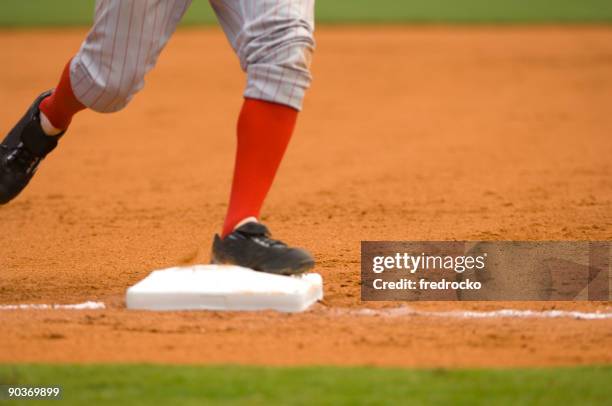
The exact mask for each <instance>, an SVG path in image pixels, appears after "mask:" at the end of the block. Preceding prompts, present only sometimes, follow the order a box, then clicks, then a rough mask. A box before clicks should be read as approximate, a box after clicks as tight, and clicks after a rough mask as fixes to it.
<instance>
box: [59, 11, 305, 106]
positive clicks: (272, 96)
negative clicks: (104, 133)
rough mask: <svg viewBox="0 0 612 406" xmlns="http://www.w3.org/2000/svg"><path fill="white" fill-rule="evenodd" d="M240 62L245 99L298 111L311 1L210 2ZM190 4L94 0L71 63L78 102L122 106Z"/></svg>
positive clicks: (142, 80)
mask: <svg viewBox="0 0 612 406" xmlns="http://www.w3.org/2000/svg"><path fill="white" fill-rule="evenodd" d="M210 3H211V5H212V7H213V9H214V11H215V13H216V14H217V18H218V20H219V23H220V24H221V26H222V28H223V30H224V32H225V33H226V35H227V38H228V40H229V42H230V44H231V45H232V48H233V49H234V50H235V52H236V54H237V55H238V58H239V59H240V65H241V67H242V69H243V70H244V71H246V72H247V86H246V89H245V92H244V95H245V96H246V97H250V98H255V99H261V100H266V101H271V102H275V103H280V104H284V105H288V106H291V107H293V108H295V109H298V110H299V109H301V107H302V99H303V98H304V92H305V91H306V89H307V88H308V86H309V85H310V80H311V77H310V71H309V66H310V59H311V55H312V51H313V49H314V39H313V31H314V0H210ZM190 4H191V0H97V1H96V11H95V21H94V25H93V27H92V29H91V30H90V32H89V34H88V35H87V38H86V39H85V41H84V42H83V44H82V45H81V48H80V50H79V52H78V53H77V55H76V56H75V57H74V58H73V60H72V65H71V67H70V79H71V83H72V88H73V91H74V94H75V95H76V97H77V98H78V99H79V101H80V102H81V103H83V104H84V105H86V106H87V107H89V108H91V109H93V110H96V111H99V112H114V111H118V110H120V109H122V108H123V107H125V106H126V105H127V104H128V103H129V101H130V100H131V99H132V97H133V96H134V95H135V94H136V93H137V92H138V91H139V90H140V89H142V87H143V86H144V78H145V75H146V73H147V72H148V71H149V70H151V69H152V68H153V67H154V66H155V63H156V61H157V58H158V56H159V54H160V53H161V51H162V49H163V48H164V46H165V45H166V43H167V42H168V40H169V39H170V37H171V36H172V33H173V32H174V31H175V29H176V26H177V24H178V23H179V22H180V20H181V18H182V17H183V15H184V14H185V12H186V11H187V8H188V7H189V5H190Z"/></svg>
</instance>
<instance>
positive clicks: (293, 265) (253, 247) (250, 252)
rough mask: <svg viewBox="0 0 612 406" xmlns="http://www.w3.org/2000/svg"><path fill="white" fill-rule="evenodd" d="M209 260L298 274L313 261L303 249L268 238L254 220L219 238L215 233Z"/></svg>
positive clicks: (268, 235) (308, 267) (285, 273)
mask: <svg viewBox="0 0 612 406" xmlns="http://www.w3.org/2000/svg"><path fill="white" fill-rule="evenodd" d="M212 263H213V264H230V265H239V266H243V267H245V268H251V269H254V270H256V271H261V272H268V273H274V274H279V275H296V274H300V273H303V272H306V271H307V270H309V269H311V268H312V267H313V266H314V264H315V262H314V259H313V258H312V255H310V254H309V253H308V252H307V251H305V250H303V249H301V248H292V247H288V246H287V244H285V243H283V242H280V241H277V240H273V239H271V238H270V231H268V228H267V227H266V226H264V225H263V224H261V223H257V222H255V221H252V222H249V223H246V224H243V225H242V226H240V227H238V228H237V229H235V230H234V231H233V232H232V233H231V234H228V235H227V236H226V237H225V238H223V239H221V237H219V235H218V234H217V235H215V241H214V242H213V247H212Z"/></svg>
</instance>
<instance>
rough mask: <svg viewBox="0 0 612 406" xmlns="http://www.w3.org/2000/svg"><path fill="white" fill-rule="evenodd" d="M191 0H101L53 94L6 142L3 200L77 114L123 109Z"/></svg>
mask: <svg viewBox="0 0 612 406" xmlns="http://www.w3.org/2000/svg"><path fill="white" fill-rule="evenodd" d="M190 3H191V0H124V1H117V0H98V1H97V2H96V9H95V20H94V25H93V27H92V29H91V31H90V32H89V34H88V35H87V38H86V39H85V41H84V42H83V44H82V46H81V48H80V50H79V52H78V53H77V54H76V56H75V57H74V58H72V59H71V60H70V62H69V63H68V64H67V66H66V67H65V69H64V72H63V74H62V76H61V78H60V81H59V83H58V85H57V87H56V88H55V89H54V91H53V92H51V93H50V92H45V93H43V94H41V95H40V96H39V97H38V98H37V99H36V100H35V101H34V103H33V104H32V106H31V107H30V109H29V110H28V112H27V113H26V115H25V116H24V117H23V118H22V119H21V120H20V121H19V123H18V124H17V125H16V126H15V127H14V128H13V129H12V130H11V132H10V133H9V134H8V135H7V137H6V138H5V139H4V140H3V141H2V144H1V145H0V204H2V203H6V202H8V201H10V200H11V199H13V198H14V197H15V196H16V195H17V194H19V192H21V190H23V188H25V186H26V185H27V184H28V182H29V181H30V179H31V178H32V176H33V175H34V173H35V171H36V169H37V167H38V165H39V164H40V162H41V160H42V159H43V158H45V157H46V155H47V154H48V153H49V152H51V151H52V150H53V149H54V148H55V147H56V146H57V142H58V140H59V138H60V137H61V136H62V134H63V133H64V132H65V130H66V129H67V128H68V125H69V124H70V121H71V120H72V117H73V115H74V114H76V113H77V112H78V111H80V110H83V109H84V108H90V109H92V110H95V111H99V112H113V111H117V110H120V109H121V108H123V107H124V106H125V105H127V103H128V102H129V101H130V100H131V99H132V97H133V96H134V94H135V93H136V92H137V91H138V90H140V89H141V88H142V87H143V85H144V76H145V74H146V73H147V72H148V71H149V70H150V69H151V68H152V67H153V66H154V65H155V62H156V61H157V58H158V56H159V54H160V52H161V51H162V49H163V47H164V45H165V44H166V43H167V41H168V39H169V38H170V36H171V35H172V33H173V32H174V30H175V28H176V25H177V24H178V22H179V21H180V19H181V17H182V16H183V14H184V13H185V11H186V10H187V8H188V6H189V4H190Z"/></svg>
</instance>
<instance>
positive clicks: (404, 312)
mask: <svg viewBox="0 0 612 406" xmlns="http://www.w3.org/2000/svg"><path fill="white" fill-rule="evenodd" d="M334 311H336V312H339V313H341V314H350V315H355V316H380V317H405V316H425V317H446V318H459V319H494V318H543V319H545V318H571V319H578V320H605V319H612V313H602V312H580V311H567V310H517V309H500V310H491V311H476V310H467V311H461V310H452V311H426V310H416V309H413V308H411V307H408V306H402V307H395V308H391V309H334Z"/></svg>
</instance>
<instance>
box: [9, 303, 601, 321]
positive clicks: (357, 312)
mask: <svg viewBox="0 0 612 406" xmlns="http://www.w3.org/2000/svg"><path fill="white" fill-rule="evenodd" d="M101 309H106V306H105V305H104V303H103V302H92V301H87V302H83V303H76V304H9V305H0V310H101ZM330 310H331V312H332V313H334V314H336V315H349V316H365V317H371V316H378V317H406V316H425V317H447V318H460V319H494V318H571V319H578V320H606V319H612V313H600V312H580V311H567V310H542V311H538V310H517V309H501V310H491V311H476V310H467V311H460V310H453V311H445V312H434V311H425V310H416V309H413V308H411V307H408V306H402V307H395V308H392V309H346V308H344V309H343V308H340V309H330Z"/></svg>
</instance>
